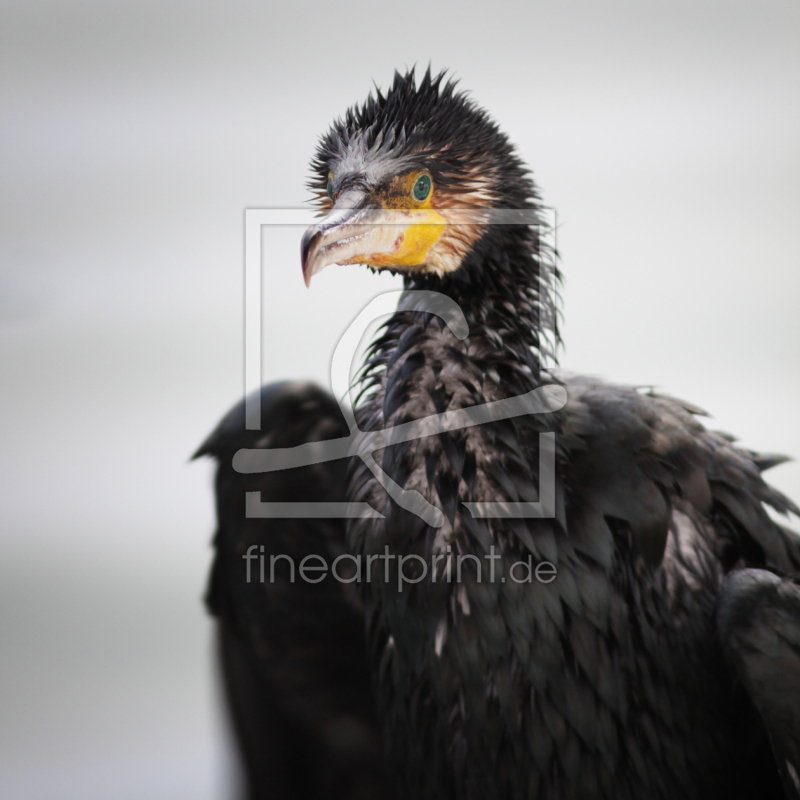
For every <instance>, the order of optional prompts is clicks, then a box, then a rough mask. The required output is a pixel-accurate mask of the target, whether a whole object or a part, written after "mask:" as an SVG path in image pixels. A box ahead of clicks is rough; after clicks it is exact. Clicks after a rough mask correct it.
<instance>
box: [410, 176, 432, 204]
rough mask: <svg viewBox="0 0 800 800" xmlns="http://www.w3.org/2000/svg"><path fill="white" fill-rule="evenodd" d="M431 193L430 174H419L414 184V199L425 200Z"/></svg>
mask: <svg viewBox="0 0 800 800" xmlns="http://www.w3.org/2000/svg"><path fill="white" fill-rule="evenodd" d="M430 193H431V178H430V175H420V176H419V178H417V181H416V183H415V184H414V199H416V200H419V201H420V202H422V201H423V200H426V199H427V197H428V195H429V194H430Z"/></svg>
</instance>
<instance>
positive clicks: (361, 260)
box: [301, 197, 445, 286]
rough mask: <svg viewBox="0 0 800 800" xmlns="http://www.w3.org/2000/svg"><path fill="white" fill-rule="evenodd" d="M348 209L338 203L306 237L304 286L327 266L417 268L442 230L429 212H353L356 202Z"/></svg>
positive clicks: (379, 209)
mask: <svg viewBox="0 0 800 800" xmlns="http://www.w3.org/2000/svg"><path fill="white" fill-rule="evenodd" d="M342 200H343V201H348V198H346V197H345V198H342ZM347 205H348V206H349V207H343V206H344V202H341V203H337V204H336V206H334V208H333V209H332V210H331V212H330V213H329V214H328V215H327V216H326V217H325V218H324V219H323V220H322V221H321V222H320V223H319V224H318V225H313V226H312V227H310V228H309V229H308V230H307V231H306V232H305V233H304V234H303V241H302V246H301V260H302V265H303V278H304V279H305V282H306V286H308V285H309V284H310V283H311V277H312V276H313V275H315V274H316V273H317V272H319V271H320V270H322V269H324V268H325V267H327V266H328V264H369V265H370V266H372V267H375V268H378V269H380V268H385V267H388V268H398V269H402V268H406V269H409V270H413V269H414V268H418V267H420V265H422V264H423V263H424V262H425V257H426V255H427V253H428V250H429V249H430V247H431V245H432V244H433V243H434V242H435V241H436V240H437V239H438V238H439V236H440V235H441V233H442V230H443V229H444V224H445V223H444V219H443V218H442V217H441V216H440V215H439V214H438V213H437V212H436V211H434V210H433V209H431V208H420V209H396V208H382V207H374V206H373V207H366V206H364V205H356V206H354V205H353V199H352V198H350V199H349V202H348V203H347ZM340 206H342V207H340Z"/></svg>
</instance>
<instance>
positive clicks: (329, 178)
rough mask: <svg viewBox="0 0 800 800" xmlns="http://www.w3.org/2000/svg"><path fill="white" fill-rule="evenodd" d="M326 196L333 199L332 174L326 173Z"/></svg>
mask: <svg viewBox="0 0 800 800" xmlns="http://www.w3.org/2000/svg"><path fill="white" fill-rule="evenodd" d="M328 197H330V199H331V200H333V175H330V174H329V175H328Z"/></svg>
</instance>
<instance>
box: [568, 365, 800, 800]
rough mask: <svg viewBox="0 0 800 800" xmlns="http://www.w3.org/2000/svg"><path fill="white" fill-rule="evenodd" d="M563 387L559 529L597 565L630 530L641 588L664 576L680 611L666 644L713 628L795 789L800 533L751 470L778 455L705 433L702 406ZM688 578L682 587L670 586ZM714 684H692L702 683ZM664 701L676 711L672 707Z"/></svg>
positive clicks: (751, 754)
mask: <svg viewBox="0 0 800 800" xmlns="http://www.w3.org/2000/svg"><path fill="white" fill-rule="evenodd" d="M566 385H567V389H568V394H569V398H570V400H569V404H568V406H567V408H566V409H565V412H566V413H565V416H564V418H563V424H562V426H561V435H560V439H561V446H562V448H563V450H564V451H565V453H566V454H567V455H568V456H569V459H568V461H567V468H566V469H567V472H566V474H565V484H566V485H567V486H568V487H569V489H570V490H571V492H572V520H573V521H574V522H576V523H578V524H576V525H574V526H572V527H571V528H570V535H571V536H574V538H575V541H576V543H578V544H579V545H580V546H581V547H582V548H584V550H587V551H589V555H590V556H592V557H593V559H594V560H595V561H596V562H598V563H600V564H601V565H605V566H606V567H607V568H608V565H610V564H611V563H612V559H613V554H614V552H615V551H616V547H617V543H616V542H615V537H616V536H618V535H619V534H620V532H623V533H625V532H629V534H630V537H631V540H632V543H633V544H634V546H635V547H637V548H638V550H639V553H640V555H641V556H642V558H643V560H644V561H645V562H646V564H648V565H649V568H650V569H651V570H653V571H652V572H651V573H650V575H651V580H652V582H653V586H654V587H656V586H658V585H662V586H663V585H664V584H665V585H666V589H665V591H667V592H669V593H670V596H672V597H673V598H674V602H675V603H676V608H677V609H678V611H676V612H675V613H678V612H679V613H680V614H682V615H683V616H682V618H681V625H683V628H681V631H682V633H681V634H680V636H679V637H678V639H677V640H676V641H674V642H673V643H672V645H673V646H674V647H677V648H681V647H683V646H684V645H685V644H686V640H687V639H688V638H690V637H689V634H688V630H689V628H690V627H691V626H695V628H696V630H695V633H694V634H692V635H693V636H694V637H695V639H694V641H695V644H698V643H699V645H700V646H701V648H702V647H704V646H705V645H703V644H702V643H703V642H704V641H705V640H706V639H708V640H711V639H715V633H718V634H719V635H720V638H721V640H722V641H723V643H724V644H725V646H726V648H727V651H728V654H729V661H730V662H732V663H733V665H734V673H735V674H736V675H737V676H738V677H739V678H740V682H741V684H742V685H743V687H744V690H745V692H746V693H747V695H748V697H749V700H750V702H751V703H752V706H753V707H755V709H756V710H757V711H758V712H759V713H760V715H761V717H762V722H763V727H764V729H765V731H766V733H767V735H768V737H769V738H770V740H771V744H772V747H773V754H774V756H775V761H776V762H777V764H778V767H779V771H780V774H781V778H782V780H783V783H784V786H785V789H786V791H787V792H789V796H790V797H798V794H797V791H798V790H797V788H796V785H795V781H796V778H797V774H798V773H800V762H798V761H797V757H798V755H799V754H800V750H798V748H797V744H798V741H800V591H799V590H798V588H797V586H796V585H795V583H793V582H792V581H793V580H798V579H800V537H799V536H798V535H797V534H796V533H794V532H793V531H791V530H789V529H788V528H785V527H783V526H781V525H779V524H777V523H776V522H775V521H774V520H773V519H772V518H771V517H770V516H769V514H768V513H767V510H766V507H771V508H772V509H774V510H776V511H778V512H781V513H787V512H792V513H794V514H798V509H797V507H796V506H795V505H794V504H793V503H792V502H791V501H790V500H788V499H787V498H786V497H784V496H783V495H782V494H780V493H779V492H777V491H776V490H775V489H773V488H771V487H770V486H769V485H768V484H767V483H766V482H765V481H764V479H763V478H762V475H761V472H762V471H763V470H764V469H767V468H768V467H770V466H774V465H775V464H776V463H780V462H781V461H782V460H784V459H782V458H781V457H777V456H762V455H759V454H756V453H753V452H750V451H748V450H745V449H742V448H739V447H737V446H736V445H735V444H734V441H733V438H732V437H730V436H728V435H726V434H720V433H714V432H712V431H708V430H706V429H705V428H704V427H703V425H701V423H700V422H699V420H698V419H697V417H698V416H702V415H703V412H702V411H701V410H700V409H698V408H695V407H694V406H691V405H690V404H688V403H684V402H682V401H679V400H676V399H674V398H670V397H666V396H663V395H658V394H655V393H654V392H652V391H647V392H640V391H637V390H636V389H634V388H626V387H617V386H609V385H607V384H603V383H601V382H599V381H596V380H593V379H588V378H577V379H572V380H569V381H567V383H566ZM620 522H621V523H622V524H621V525H620V524H618V523H620ZM587 532H588V534H590V535H588V534H587ZM626 535H627V533H626ZM590 540H591V541H590ZM662 568H663V569H662ZM754 568H755V569H754ZM778 575H780V576H784V577H783V578H779V577H777V576H778ZM675 576H678V578H677V579H675ZM725 576H727V577H725ZM671 580H672V584H671V583H670V582H671ZM687 585H688V586H690V587H691V588H690V590H689V592H688V593H687V592H685V591H683V589H681V588H680V587H681V586H683V587H684V588H685V587H686V586H687ZM671 587H678V588H675V589H673V588H671ZM695 589H696V590H697V591H695ZM659 591H661V590H659ZM673 591H674V594H673ZM692 597H694V598H695V599H694V600H692V599H691V598H692ZM715 602H716V604H717V605H716V606H715V605H714V604H715ZM715 607H716V608H718V609H719V615H718V619H717V628H716V631H715V627H714V620H713V618H712V619H709V620H708V623H709V628H708V630H707V632H705V633H704V630H705V627H704V626H705V623H704V621H703V618H704V617H705V615H706V614H707V613H708V612H710V613H711V614H713V611H714V608H715ZM709 644H710V645H712V646H716V642H715V641H709ZM712 649H713V647H712ZM656 657H658V655H656ZM661 657H666V654H665V653H663V652H662V653H661ZM711 657H713V653H712V654H711V655H709V653H708V652H706V656H705V658H711ZM680 658H681V659H682V660H683V663H684V666H685V669H686V673H685V674H687V675H689V674H694V672H695V671H699V670H702V669H704V668H706V669H707V668H708V663H704V662H703V658H702V654H698V653H694V652H692V651H691V650H687V651H685V652H682V655H681V656H680ZM698 658H699V659H700V660H696V661H692V659H698ZM712 688H713V687H710V686H708V684H706V685H705V688H703V684H702V683H700V685H699V690H700V692H702V691H704V690H709V691H710V690H711V689H712ZM682 691H683V694H682V695H681V697H682V698H683V699H685V698H686V697H689V696H690V695H691V691H690V689H689V687H688V686H687V685H685V684H684V686H683V687H682ZM691 696H692V697H693V699H692V701H691V702H695V701H696V702H698V703H702V702H703V701H704V698H703V697H702V696H697V693H696V692H695V695H691ZM782 698H783V701H782ZM737 702H738V701H737ZM782 702H783V705H782ZM673 710H674V714H673V716H674V717H675V718H677V717H678V716H679V715H680V713H682V712H681V711H680V710H679V709H677V708H675V709H673ZM736 713H737V714H740V716H737V717H736V719H737V723H736V724H737V726H738V728H739V729H740V733H742V735H743V736H744V735H745V732H746V738H747V741H748V742H749V744H747V745H746V747H745V750H744V751H743V753H744V754H745V756H746V758H747V759H749V763H750V764H752V766H753V771H754V773H756V772H757V774H758V775H761V776H763V778H764V780H765V781H767V780H769V781H770V782H771V781H772V777H771V773H770V767H769V765H768V763H767V761H766V760H765V755H766V754H765V748H764V747H762V744H761V742H762V741H763V734H762V733H761V732H760V725H759V723H758V722H756V721H755V720H752V721H748V720H751V719H752V718H751V717H750V716H749V715H750V713H752V712H751V711H750V712H748V711H747V710H746V706H742V710H741V712H736ZM686 718H687V719H689V718H690V716H687V717H686ZM719 733H720V734H721V735H722V737H723V739H724V737H726V736H731V732H730V731H721V732H719ZM737 735H738V734H737ZM731 741H732V740H731ZM696 766H697V765H696ZM701 766H702V765H700V767H701ZM700 767H698V769H699V768H700ZM773 769H774V768H773ZM762 770H763V771H762ZM761 790H763V792H764V795H763V796H767V794H768V791H767V789H766V788H764V787H760V788H759V789H758V791H761ZM754 791H755V789H754Z"/></svg>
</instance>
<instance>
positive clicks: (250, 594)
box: [196, 382, 383, 798]
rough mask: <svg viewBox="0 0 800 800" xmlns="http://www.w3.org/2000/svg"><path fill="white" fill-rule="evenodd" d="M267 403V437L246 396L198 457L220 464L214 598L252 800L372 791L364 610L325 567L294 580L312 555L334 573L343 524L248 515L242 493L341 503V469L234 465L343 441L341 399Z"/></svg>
mask: <svg viewBox="0 0 800 800" xmlns="http://www.w3.org/2000/svg"><path fill="white" fill-rule="evenodd" d="M260 408H261V420H262V424H261V429H260V430H258V431H251V430H246V428H245V402H244V401H242V402H241V403H239V404H238V405H237V406H235V407H234V408H233V409H232V410H231V411H230V412H229V413H228V414H227V416H225V417H224V418H223V420H222V421H221V422H220V424H219V426H218V427H217V428H216V430H215V431H214V432H213V433H212V434H211V435H210V436H209V438H208V439H207V440H206V442H205V443H204V444H203V445H202V446H201V448H200V449H199V450H198V452H197V453H196V456H201V455H210V456H213V457H214V458H216V459H217V461H218V469H217V476H216V505H217V520H218V527H217V533H216V536H215V539H214V546H215V553H214V563H213V566H212V570H211V577H210V582H209V588H208V594H207V598H206V601H207V604H208V607H209V610H210V611H211V613H212V614H213V615H214V616H216V617H217V619H218V623H219V638H220V650H221V657H222V666H223V673H224V679H225V688H226V694H227V699H228V702H229V706H230V709H231V712H232V716H233V719H234V725H235V728H236V733H237V737H238V739H239V744H240V746H241V749H242V752H243V755H244V760H245V766H246V771H247V773H248V779H249V782H250V791H251V795H250V796H251V797H253V798H257V797H259V798H260V797H267V796H268V797H270V798H283V797H287V798H288V797H291V798H295V797H303V798H315V797H323V796H325V797H326V798H329V797H336V798H355V797H367V796H378V795H379V793H380V790H381V787H382V780H383V778H382V758H381V748H380V745H379V737H378V735H377V727H376V722H375V719H374V712H373V707H372V696H371V690H370V678H369V673H368V667H367V661H366V653H365V647H364V620H363V612H362V610H361V607H360V605H359V603H358V600H357V599H356V598H355V595H354V594H353V593H350V592H348V589H349V587H348V586H347V585H346V584H344V583H340V582H337V581H336V580H334V579H333V577H332V575H331V574H330V572H328V573H327V574H326V577H325V578H324V579H322V580H320V581H319V582H318V583H311V582H307V581H305V580H303V579H302V578H301V576H300V574H299V568H300V564H301V562H302V560H303V558H305V557H306V556H310V555H315V556H321V557H322V558H323V559H325V562H326V563H327V565H328V566H329V567H330V565H331V563H332V561H333V559H335V558H336V557H337V556H338V555H340V554H342V553H343V552H344V520H343V519H313V518H312V519H274V518H273V519H264V518H250V519H248V518H247V517H246V514H245V494H246V493H247V492H260V501H261V502H262V503H267V502H309V501H310V502H341V501H343V500H344V494H345V491H344V487H345V480H346V474H345V473H346V463H345V461H344V460H339V461H331V462H327V463H322V464H316V465H312V466H303V467H299V468H294V469H289V470H284V471H279V472H268V473H256V474H241V473H239V472H237V471H235V470H234V468H233V466H232V461H233V457H234V454H235V453H236V452H237V451H238V450H239V449H240V448H248V449H253V448H264V449H272V448H288V447H294V446H297V445H301V444H304V443H307V442H313V441H323V440H329V439H336V438H339V437H344V436H347V434H348V430H347V426H346V423H345V421H344V419H343V417H342V414H341V411H340V410H339V408H338V406H337V405H336V403H335V401H334V399H333V398H332V397H331V396H330V395H328V394H327V393H325V392H323V391H322V390H321V389H319V388H317V387H316V386H314V385H312V384H307V383H288V382H286V383H276V384H271V385H269V386H266V387H264V388H263V389H262V390H261V392H260ZM248 552H250V554H251V558H250V560H249V561H248V560H247V559H245V556H246V555H247V553H248ZM280 556H288V558H290V559H291V560H292V562H293V565H294V566H293V569H294V572H295V574H294V578H293V579H292V576H291V574H290V564H289V561H288V559H286V558H279V557H280ZM273 557H274V561H273ZM320 564H321V562H319V561H318V560H314V559H312V560H311V561H309V565H310V566H312V567H314V566H318V565H320ZM262 565H263V566H262ZM273 566H274V570H273ZM343 567H346V564H343ZM262 570H263V571H262ZM342 571H344V570H342ZM248 573H249V581H248ZM306 574H307V575H309V576H310V577H312V578H316V577H318V573H311V572H307V573H306ZM262 576H263V578H262Z"/></svg>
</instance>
